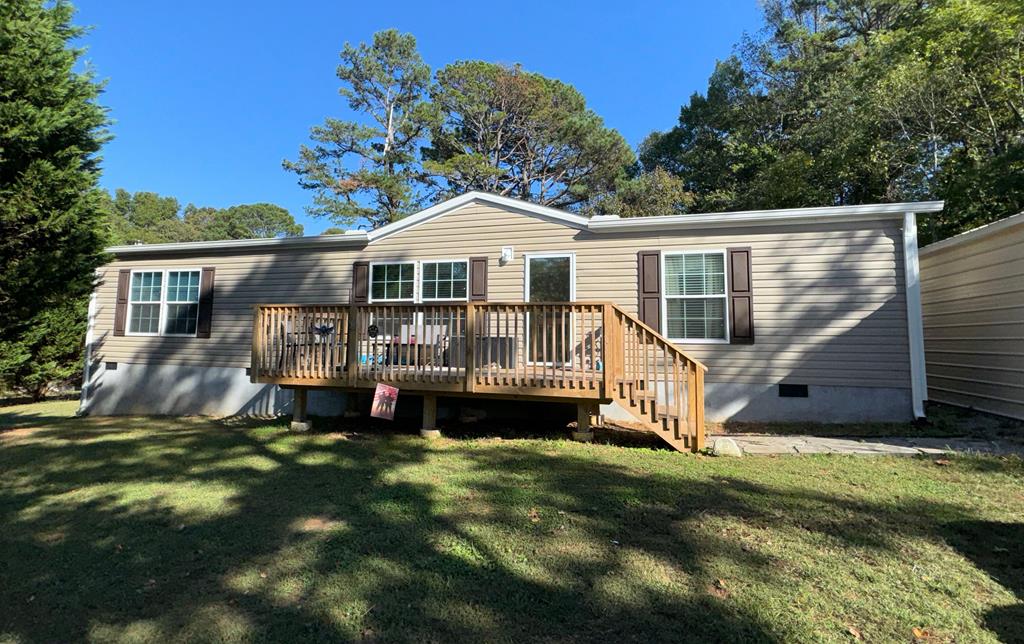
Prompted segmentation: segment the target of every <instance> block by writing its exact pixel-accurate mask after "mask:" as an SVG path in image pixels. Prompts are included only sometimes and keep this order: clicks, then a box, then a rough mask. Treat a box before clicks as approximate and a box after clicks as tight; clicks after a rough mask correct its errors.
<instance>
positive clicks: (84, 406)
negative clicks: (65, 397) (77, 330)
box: [75, 271, 99, 416]
mask: <svg viewBox="0 0 1024 644" xmlns="http://www.w3.org/2000/svg"><path fill="white" fill-rule="evenodd" d="M96 277H97V280H98V279H99V272H98V271H97V273H96ZM95 341H96V286H95V285H94V286H93V289H92V293H91V294H90V295H89V321H88V324H87V326H86V328H85V364H84V365H83V367H82V393H81V396H80V398H79V400H78V411H77V412H75V415H77V416H85V415H86V414H88V413H89V406H90V404H91V403H92V346H93V343H94V342H95Z"/></svg>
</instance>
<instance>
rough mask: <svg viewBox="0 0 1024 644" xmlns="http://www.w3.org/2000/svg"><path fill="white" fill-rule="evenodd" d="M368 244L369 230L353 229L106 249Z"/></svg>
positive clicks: (153, 250)
mask: <svg viewBox="0 0 1024 644" xmlns="http://www.w3.org/2000/svg"><path fill="white" fill-rule="evenodd" d="M366 243H367V235H366V231H362V230H360V231H349V232H346V233H344V234H341V235H318V236H315V237H273V238H270V239H228V240H217V241H200V242H174V243H167V244H132V245H130V246H110V247H109V248H107V249H105V250H106V252H107V253H109V254H111V255H140V254H149V253H181V252H196V251H198V252H202V251H208V252H216V251H224V250H250V249H259V248H267V249H278V248H305V247H309V246H317V247H339V246H363V245H365V244H366Z"/></svg>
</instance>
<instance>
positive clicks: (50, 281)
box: [0, 0, 107, 384]
mask: <svg viewBox="0 0 1024 644" xmlns="http://www.w3.org/2000/svg"><path fill="white" fill-rule="evenodd" d="M72 16H73V10H72V8H71V6H70V5H69V4H67V3H65V2H56V3H54V4H50V3H44V2H43V1H42V0H4V1H3V2H0V354H3V355H5V356H7V357H8V358H9V357H10V356H13V355H21V356H24V360H22V361H20V362H18V363H17V364H12V361H11V360H5V361H4V363H3V365H0V368H2V369H3V373H0V378H3V379H5V380H7V381H8V383H9V384H10V382H11V380H12V379H16V378H17V376H16V374H17V373H24V370H23V369H20V368H19V365H21V366H24V364H23V363H24V362H25V361H32V360H37V359H40V356H39V355H38V350H37V349H36V348H34V347H38V346H39V345H38V342H36V339H35V337H34V336H36V335H38V331H39V329H40V328H41V327H43V326H45V325H51V326H52V325H58V326H62V325H73V324H77V323H78V322H79V321H78V320H68V319H59V318H58V319H54V316H52V315H50V316H47V313H46V312H47V311H48V310H52V309H59V308H62V307H70V310H74V311H80V310H81V307H80V306H79V307H77V308H76V307H75V306H74V305H73V302H75V301H76V300H80V299H81V298H83V297H85V295H86V294H87V293H89V291H90V290H91V287H92V276H93V270H94V269H95V267H96V266H97V265H98V264H99V263H100V261H101V254H102V248H103V244H104V236H105V231H104V227H103V220H102V213H101V210H100V207H99V191H98V190H97V188H96V181H97V177H98V174H99V158H98V156H97V154H98V152H99V150H100V147H101V145H102V144H103V142H104V140H105V138H106V132H105V126H106V124H107V116H106V112H105V111H104V109H103V108H102V107H100V105H99V104H98V103H97V98H98V96H99V94H100V91H101V87H100V84H99V83H97V82H96V80H95V79H94V78H93V76H92V75H91V74H90V73H81V72H78V71H76V70H75V64H76V62H77V61H78V60H79V58H80V57H81V55H82V50H81V49H78V48H75V47H73V46H72V45H71V41H73V40H74V39H75V38H76V37H77V36H79V35H80V34H81V33H82V30H81V28H79V27H76V26H74V25H73V24H72V23H71V20H72ZM44 318H45V319H44ZM56 331H60V329H57V330H56ZM51 335H52V337H53V338H54V341H57V338H58V337H63V336H62V335H61V334H60V333H58V332H55V333H53V334H51ZM29 336H32V337H29ZM73 344H74V346H76V347H78V348H80V346H81V339H80V338H79V337H78V336H75V338H74V339H73ZM39 377H44V378H45V376H39ZM15 384H17V383H15Z"/></svg>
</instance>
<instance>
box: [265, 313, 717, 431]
mask: <svg viewBox="0 0 1024 644" xmlns="http://www.w3.org/2000/svg"><path fill="white" fill-rule="evenodd" d="M252 333H253V335H252V338H253V342H252V380H253V382H267V383H277V384H281V385H286V386H288V385H290V386H320V387H339V388H364V387H365V388H368V387H373V386H374V385H375V384H376V383H378V382H384V383H389V384H394V385H396V386H399V387H403V388H406V389H409V390H413V391H423V392H432V391H436V392H450V393H466V394H489V395H494V396H522V397H540V398H555V399H574V400H582V401H585V400H588V399H589V400H593V401H597V402H608V401H611V400H618V401H620V402H621V403H623V404H625V405H627V406H629V407H636V408H638V409H639V415H641V416H642V417H643V418H644V419H645V420H647V421H649V422H650V423H661V424H662V425H663V426H664V428H665V429H666V430H669V431H673V432H674V433H676V434H679V435H680V436H681V438H680V439H679V440H684V439H685V437H686V436H690V437H693V436H695V435H696V434H697V433H698V429H697V428H698V427H702V426H703V407H704V404H703V389H704V387H703V384H704V383H703V374H704V370H705V367H704V365H702V364H700V363H699V362H697V361H696V360H694V359H692V358H690V357H689V356H687V355H686V354H685V353H683V352H682V351H680V350H679V349H678V348H677V347H675V346H674V345H673V344H672V343H671V342H669V341H668V340H667V339H665V338H663V337H662V336H661V335H659V334H658V333H657V332H656V331H654V330H653V329H651V328H650V327H648V326H646V325H644V324H643V323H642V322H640V321H639V320H638V319H636V318H635V317H634V316H633V315H631V314H630V313H628V312H626V311H624V310H622V309H621V308H619V307H618V306H616V305H615V304H612V303H609V302H481V303H476V302H467V303H458V304H443V303H438V304H429V303H424V304H360V305H347V304H334V305H305V304H301V305H295V304H260V305H257V306H256V307H255V310H254V314H253V330H252Z"/></svg>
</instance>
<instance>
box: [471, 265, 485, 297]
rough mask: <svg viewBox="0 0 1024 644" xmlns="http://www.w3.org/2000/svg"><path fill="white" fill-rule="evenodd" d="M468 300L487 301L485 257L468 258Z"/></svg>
mask: <svg viewBox="0 0 1024 644" xmlns="http://www.w3.org/2000/svg"><path fill="white" fill-rule="evenodd" d="M469 301H470V302H486V301H487V258H486V257H470V258H469Z"/></svg>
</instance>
